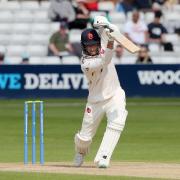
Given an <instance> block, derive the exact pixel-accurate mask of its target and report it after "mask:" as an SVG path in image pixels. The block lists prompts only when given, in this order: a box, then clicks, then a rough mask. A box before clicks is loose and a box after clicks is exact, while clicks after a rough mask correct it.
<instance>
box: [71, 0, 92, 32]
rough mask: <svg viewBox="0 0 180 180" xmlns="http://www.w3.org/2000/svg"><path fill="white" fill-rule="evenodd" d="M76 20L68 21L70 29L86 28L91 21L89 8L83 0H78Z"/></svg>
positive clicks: (75, 7) (75, 8)
mask: <svg viewBox="0 0 180 180" xmlns="http://www.w3.org/2000/svg"><path fill="white" fill-rule="evenodd" d="M74 10H75V14H76V15H75V20H74V21H71V22H69V23H68V26H69V29H85V28H86V27H87V23H88V21H89V10H88V9H87V8H86V6H85V5H84V1H83V0H76V3H75V6H74Z"/></svg>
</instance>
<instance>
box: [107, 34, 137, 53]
mask: <svg viewBox="0 0 180 180" xmlns="http://www.w3.org/2000/svg"><path fill="white" fill-rule="evenodd" d="M109 35H110V36H111V37H113V38H114V40H115V41H116V42H117V43H119V44H121V45H122V46H123V47H124V48H125V49H127V50H128V51H129V52H131V53H136V52H138V51H139V50H140V48H139V47H138V46H137V45H136V44H134V43H133V42H132V41H130V40H129V39H128V38H127V37H126V36H124V35H123V34H121V33H120V32H118V31H113V32H110V33H109Z"/></svg>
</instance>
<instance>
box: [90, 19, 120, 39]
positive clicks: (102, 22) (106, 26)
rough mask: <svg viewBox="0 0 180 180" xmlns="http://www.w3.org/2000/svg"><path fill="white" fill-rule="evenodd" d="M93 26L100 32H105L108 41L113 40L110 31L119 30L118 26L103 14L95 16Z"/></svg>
mask: <svg viewBox="0 0 180 180" xmlns="http://www.w3.org/2000/svg"><path fill="white" fill-rule="evenodd" d="M93 26H94V28H98V29H99V31H100V34H106V36H107V37H108V40H109V41H113V40H114V38H113V37H112V36H111V32H114V31H119V29H118V27H117V26H116V25H114V24H111V23H110V22H109V21H108V20H107V18H106V17H104V16H95V18H94V23H93ZM102 32H104V33H102Z"/></svg>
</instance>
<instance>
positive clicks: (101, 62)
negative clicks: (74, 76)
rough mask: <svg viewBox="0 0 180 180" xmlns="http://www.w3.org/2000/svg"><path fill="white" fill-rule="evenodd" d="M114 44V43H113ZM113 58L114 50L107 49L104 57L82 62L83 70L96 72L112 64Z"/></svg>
mask: <svg viewBox="0 0 180 180" xmlns="http://www.w3.org/2000/svg"><path fill="white" fill-rule="evenodd" d="M111 43H112V42H111ZM112 56H113V50H112V49H108V48H107V49H106V50H105V54H104V55H103V56H102V57H95V58H93V57H92V58H89V59H82V60H81V69H82V70H83V71H84V70H87V69H88V70H96V69H99V68H102V67H103V66H106V65H107V64H109V63H110V61H111V59H112Z"/></svg>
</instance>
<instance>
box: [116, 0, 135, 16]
mask: <svg viewBox="0 0 180 180" xmlns="http://www.w3.org/2000/svg"><path fill="white" fill-rule="evenodd" d="M134 1H135V0H119V2H117V4H116V11H118V12H124V13H125V14H127V13H128V12H129V11H133V10H134V8H135V6H134Z"/></svg>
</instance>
